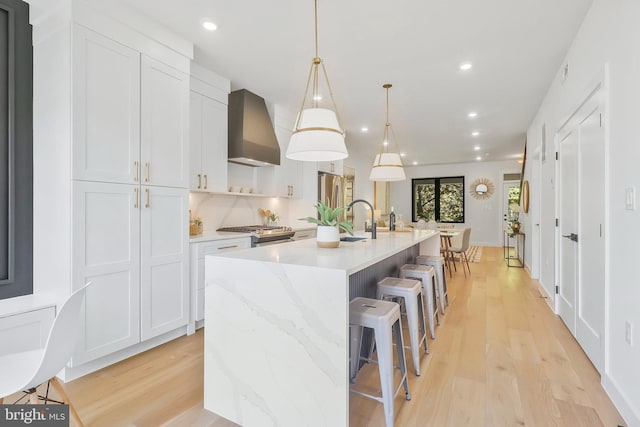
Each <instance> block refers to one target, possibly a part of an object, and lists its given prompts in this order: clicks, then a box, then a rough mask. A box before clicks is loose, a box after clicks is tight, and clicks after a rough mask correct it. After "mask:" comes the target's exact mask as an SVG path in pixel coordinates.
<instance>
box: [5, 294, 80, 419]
mask: <svg viewBox="0 0 640 427" xmlns="http://www.w3.org/2000/svg"><path fill="white" fill-rule="evenodd" d="M87 286H89V284H87V285H86V286H84V287H83V288H82V289H79V290H77V291H76V292H74V293H73V294H72V295H71V296H70V297H69V299H68V300H67V301H66V302H65V303H64V305H63V306H62V308H61V309H60V310H59V312H58V315H57V316H56V318H55V320H54V321H53V326H52V327H51V330H50V331H49V336H48V338H47V343H46V344H45V346H44V348H43V349H37V350H30V351H23V352H19V353H12V354H7V355H5V356H1V357H0V379H1V380H0V404H1V403H3V401H4V398H5V397H7V396H10V395H12V394H14V393H18V392H20V391H24V392H25V393H27V394H29V401H30V402H31V403H32V404H37V403H38V402H39V399H40V397H39V396H38V395H37V393H36V387H38V386H39V385H40V384H43V383H45V382H49V384H50V385H52V386H53V388H54V389H55V390H56V391H57V392H58V394H59V395H60V397H61V398H62V403H66V404H68V405H69V411H70V412H71V417H72V418H73V419H74V420H75V422H76V424H77V425H79V426H82V425H83V424H82V421H81V420H80V417H79V416H78V413H77V412H76V410H75V408H74V406H73V405H72V404H71V402H70V400H69V396H67V393H66V392H65V391H64V388H63V387H62V385H61V384H60V382H59V381H58V379H57V378H56V374H58V373H59V372H60V371H61V370H62V369H63V368H64V367H65V365H66V364H67V362H69V359H70V358H71V354H72V353H73V350H74V348H75V344H76V338H77V335H78V325H79V323H80V310H81V309H82V302H83V301H84V296H85V292H86V289H87ZM47 389H48V387H47ZM43 399H45V401H53V400H52V399H49V398H48V396H47V397H45V398H43Z"/></svg>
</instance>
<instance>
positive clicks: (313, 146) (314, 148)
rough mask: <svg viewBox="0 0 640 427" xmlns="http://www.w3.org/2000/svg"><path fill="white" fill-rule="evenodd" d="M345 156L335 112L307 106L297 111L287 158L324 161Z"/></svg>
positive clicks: (342, 139)
mask: <svg viewBox="0 0 640 427" xmlns="http://www.w3.org/2000/svg"><path fill="white" fill-rule="evenodd" d="M348 156H349V153H348V152H347V147H346V145H345V143H344V133H343V131H342V129H340V124H339V123H338V117H337V116H336V113H335V112H333V111H332V110H329V109H326V108H307V109H304V110H302V111H301V112H300V115H299V116H298V119H297V120H296V128H295V129H293V135H291V139H290V140H289V147H288V148H287V158H288V159H292V160H301V161H306V162H327V161H332V160H342V159H346V158H347V157H348Z"/></svg>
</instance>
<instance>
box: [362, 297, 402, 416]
mask: <svg viewBox="0 0 640 427" xmlns="http://www.w3.org/2000/svg"><path fill="white" fill-rule="evenodd" d="M349 328H350V330H351V358H350V366H349V368H350V375H351V379H352V381H353V379H355V376H356V373H357V370H358V367H359V366H358V365H359V364H360V360H361V359H364V360H366V361H368V362H375V361H374V360H371V359H370V358H363V357H362V356H361V351H362V332H363V328H371V329H373V334H374V339H375V341H376V347H377V349H378V361H377V363H378V370H379V372H380V385H381V389H382V397H378V396H374V395H371V394H367V393H363V392H361V391H358V390H354V389H353V388H352V389H351V392H352V393H356V394H359V395H361V396H364V397H368V398H370V399H373V400H377V401H378V402H382V404H383V405H384V419H385V422H386V425H387V427H393V418H394V411H393V400H394V399H395V397H396V396H397V395H398V392H399V391H400V388H401V387H402V386H403V385H404V392H405V397H406V399H407V400H411V395H410V394H409V381H408V380H407V363H406V360H405V357H404V341H403V340H402V323H401V322H400V306H399V305H398V304H397V303H395V302H390V301H380V300H375V299H371V298H362V297H357V298H354V299H353V300H351V302H350V303H349ZM392 332H393V334H395V338H396V348H397V352H398V361H399V363H400V366H399V369H400V372H401V373H402V379H401V382H400V384H399V385H398V387H397V388H396V389H395V391H394V390H393V369H394V365H393V340H392V336H391V335H392Z"/></svg>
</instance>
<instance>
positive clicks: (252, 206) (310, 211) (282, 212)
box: [189, 150, 373, 232]
mask: <svg viewBox="0 0 640 427" xmlns="http://www.w3.org/2000/svg"><path fill="white" fill-rule="evenodd" d="M369 163H370V162H369V159H367V158H366V156H363V155H361V154H360V153H358V152H356V151H355V150H350V151H349V158H348V159H346V160H345V165H346V166H349V167H352V168H354V169H355V171H356V176H355V191H354V199H359V198H362V199H365V200H367V201H370V202H371V203H373V183H372V182H371V181H369V169H370V166H371V165H370V164H369ZM230 166H231V168H230V170H234V167H236V166H237V165H232V164H230ZM242 167H243V166H240V168H242ZM252 169H254V168H252ZM302 169H303V171H302V174H303V177H302V185H303V190H302V191H303V192H302V194H303V196H302V198H295V199H288V198H285V197H251V196H249V197H244V196H226V195H209V194H205V193H191V194H190V197H189V199H190V203H189V207H190V209H191V213H192V216H193V217H194V218H195V217H199V218H201V219H202V221H203V223H204V230H205V232H206V231H215V230H216V229H217V228H220V227H230V226H237V225H249V224H261V223H262V218H261V217H260V215H259V213H258V209H259V208H262V209H269V210H271V211H274V212H276V213H277V214H278V215H279V216H280V220H279V224H281V225H286V226H291V227H294V228H302V227H309V226H310V225H311V224H309V223H307V222H304V221H299V218H304V217H307V216H314V217H315V216H316V210H315V208H314V207H313V206H314V205H315V204H316V203H317V201H318V200H317V198H318V169H317V166H316V163H314V162H305V163H304V164H303V168H302ZM231 175H233V173H230V176H231ZM237 176H238V177H241V176H242V175H240V174H238V175H237ZM233 182H234V184H237V185H241V186H251V185H254V184H252V183H254V181H252V180H250V179H249V180H247V181H246V182H245V181H242V180H240V179H236V180H235V181H233ZM354 209H356V212H355V214H356V216H355V220H354V223H355V228H356V229H361V228H363V226H364V221H365V218H366V215H367V208H366V207H365V206H364V205H362V204H360V205H357V206H356V207H354Z"/></svg>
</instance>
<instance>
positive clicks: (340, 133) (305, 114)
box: [287, 0, 349, 162]
mask: <svg viewBox="0 0 640 427" xmlns="http://www.w3.org/2000/svg"><path fill="white" fill-rule="evenodd" d="M314 3H315V9H314V12H315V40H316V56H315V58H313V60H312V61H311V69H310V70H309V77H308V78H307V87H306V89H305V91H304V97H303V98H302V105H301V106H300V112H299V113H298V117H297V119H296V124H295V127H294V129H293V135H291V139H290V141H289V147H288V148H287V158H289V159H292V160H301V161H305V162H318V161H333V160H341V159H344V158H347V157H348V156H349V153H347V147H346V146H345V143H344V130H343V129H342V126H340V121H339V118H338V113H337V111H338V108H337V107H336V102H335V99H334V98H333V91H332V90H331V85H330V84H329V77H328V75H327V70H326V69H325V67H324V62H323V61H322V59H320V57H319V56H318V0H314ZM320 73H322V74H324V81H325V83H326V86H327V90H328V91H329V95H330V97H331V103H332V104H333V110H330V109H328V108H319V107H318V101H319V100H320V99H321V97H320V96H319V95H318V84H319V83H320ZM310 88H311V92H312V96H311V98H310V100H309V101H310V106H309V107H308V108H305V105H306V104H307V99H308V98H307V96H308V95H309V92H310V90H309V89H310Z"/></svg>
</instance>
